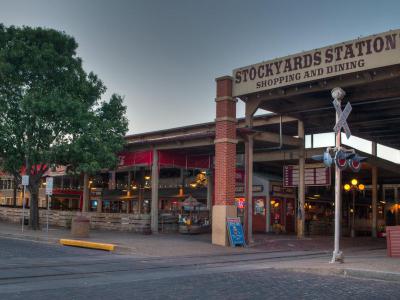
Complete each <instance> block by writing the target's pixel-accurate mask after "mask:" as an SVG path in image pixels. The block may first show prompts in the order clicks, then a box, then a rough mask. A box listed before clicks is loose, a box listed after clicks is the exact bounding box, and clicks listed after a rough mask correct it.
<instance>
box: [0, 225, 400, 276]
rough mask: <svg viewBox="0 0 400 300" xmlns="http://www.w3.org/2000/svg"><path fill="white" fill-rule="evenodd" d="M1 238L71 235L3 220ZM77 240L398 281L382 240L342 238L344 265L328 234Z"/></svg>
mask: <svg viewBox="0 0 400 300" xmlns="http://www.w3.org/2000/svg"><path fill="white" fill-rule="evenodd" d="M0 237H9V238H17V239H27V240H34V241H40V242H46V243H54V244H59V239H61V238H67V239H68V238H72V236H71V234H70V231H69V230H66V229H64V228H50V230H49V232H48V233H47V232H46V230H45V229H44V230H38V231H32V230H30V229H28V228H27V227H25V230H24V232H23V233H22V232H21V226H20V225H18V224H10V223H4V222H0ZM82 240H85V241H94V242H101V243H112V244H116V245H117V253H123V254H131V255H134V256H136V257H144V258H150V257H155V258H157V257H159V258H179V257H182V258H184V257H196V256H197V257H207V256H229V255H230V254H244V255H250V256H252V255H265V257H266V258H267V257H268V255H269V254H270V256H274V255H276V254H277V253H280V254H282V256H281V257H282V258H281V259H279V260H268V259H266V260H265V261H259V262H260V263H262V264H263V265H265V267H268V268H277V269H286V270H291V271H296V272H308V273H317V274H325V275H345V276H354V277H363V278H372V279H380V280H393V281H399V282H400V258H390V257H388V256H387V254H386V240H385V239H372V238H369V237H358V238H355V239H351V238H343V239H342V240H341V250H343V252H344V259H345V263H343V264H340V263H335V264H330V263H329V261H330V257H331V253H332V249H333V238H332V237H329V236H328V237H326V236H317V237H312V238H311V237H308V238H305V239H297V237H296V236H290V235H255V243H254V245H252V246H251V247H248V248H231V247H221V246H216V245H212V244H211V236H210V235H209V234H204V235H181V234H177V233H171V234H157V235H141V234H137V233H131V232H119V231H99V230H92V231H91V232H90V237H89V238H85V239H82ZM295 253H299V255H303V257H302V258H300V256H299V257H298V258H296V254H295ZM313 253H319V254H320V255H319V256H318V257H313V258H311V257H310V258H306V257H305V256H304V255H307V254H313ZM293 254H295V255H293ZM240 256H241V255H240ZM285 257H287V258H285ZM249 262H251V260H249Z"/></svg>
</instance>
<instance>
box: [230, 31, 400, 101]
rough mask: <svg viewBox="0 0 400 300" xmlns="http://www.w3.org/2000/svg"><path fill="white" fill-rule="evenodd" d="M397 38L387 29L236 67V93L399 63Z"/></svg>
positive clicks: (399, 36) (397, 36)
mask: <svg viewBox="0 0 400 300" xmlns="http://www.w3.org/2000/svg"><path fill="white" fill-rule="evenodd" d="M399 39H400V34H399V33H398V32H389V33H386V34H382V35H378V36H372V37H369V38H364V39H359V40H355V41H352V42H347V43H343V44H338V45H334V46H330V47H326V48H321V49H317V50H314V51H309V52H304V53H302V54H297V55H293V56H288V57H284V58H281V59H276V60H271V61H267V62H264V63H260V64H256V65H252V66H248V67H244V68H240V69H236V70H234V85H235V86H236V90H237V92H236V95H238V94H241V91H242V90H243V93H244V92H253V91H257V90H266V89H272V88H276V87H282V86H285V85H290V84H294V83H300V82H306V81H310V80H315V79H321V78H327V77H331V76H335V75H340V74H345V73H351V72H357V71H361V70H365V69H370V68H376V67H380V66H381V65H380V64H382V65H389V64H392V61H393V63H395V62H396V61H397V63H399V62H400V57H399V55H398V54H399V51H398V50H397V47H399V43H400V41H398V40H399ZM396 50H397V51H396ZM390 52H395V53H390ZM386 55H388V56H389V57H388V58H385V56H386ZM396 55H397V57H394V56H396ZM249 89H250V90H249ZM243 93H242V94H243Z"/></svg>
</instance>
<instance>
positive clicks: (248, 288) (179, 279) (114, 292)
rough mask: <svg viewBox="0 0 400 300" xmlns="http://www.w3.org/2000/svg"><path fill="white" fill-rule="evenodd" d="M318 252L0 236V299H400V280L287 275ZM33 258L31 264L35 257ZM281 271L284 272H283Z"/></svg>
mask: <svg viewBox="0 0 400 300" xmlns="http://www.w3.org/2000/svg"><path fill="white" fill-rule="evenodd" d="M328 256H329V255H327V254H321V253H309V254H308V255H304V253H298V252H292V254H288V253H286V254H284V255H283V254H282V253H281V254H279V253H274V252H271V253H267V252H258V253H255V252H252V253H248V252H246V253H241V254H234V253H231V254H225V255H216V254H215V255H205V256H191V257H187V256H186V257H185V256H182V257H172V256H170V257H158V258H157V257H151V258H150V257H149V258H144V257H143V256H137V255H133V254H130V255H122V254H113V253H108V252H102V251H97V250H89V249H81V248H69V247H62V246H59V245H54V244H45V243H42V242H34V241H23V240H17V239H9V238H0V284H1V289H0V298H1V299H87V298H89V297H91V298H95V299H111V298H112V299H205V298H206V299H230V298H236V299H267V298H268V299H282V298H292V299H321V298H324V299H335V298H340V299H350V298H351V299H359V298H364V299H398V298H399V297H400V291H399V289H398V282H395V281H390V280H389V281H383V280H370V279H360V278H353V277H349V276H343V275H330V274H315V273H308V272H298V271H294V270H290V268H289V267H290V266H295V265H296V264H298V263H303V264H304V265H307V264H309V263H310V261H313V260H314V261H326V260H327V259H328V258H329V257H328ZM33 258H34V259H33ZM284 266H286V268H282V267H284Z"/></svg>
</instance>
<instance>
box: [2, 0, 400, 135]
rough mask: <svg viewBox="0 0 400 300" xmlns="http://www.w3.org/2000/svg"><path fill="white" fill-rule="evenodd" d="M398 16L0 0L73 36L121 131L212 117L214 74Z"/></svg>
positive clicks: (25, 19) (338, 5)
mask: <svg viewBox="0 0 400 300" xmlns="http://www.w3.org/2000/svg"><path fill="white" fill-rule="evenodd" d="M399 15H400V1H399V0H397V1H383V0H381V1H375V0H369V1H368V0H364V1H350V0H347V1H338V0H336V1H317V0H315V1H311V0H309V1H307V0H303V1H295V0H293V1H284V0H280V1H267V0H265V1H250V0H249V1H237V0H232V1H225V0H220V1H218V0H202V1H200V0H179V1H178V0H170V1H167V0H141V1H139V0H136V1H134V0H133V1H123V0H120V1H119V0H113V1H111V0H108V1H103V0H97V1H95V0H92V1H89V0H86V1H76V0H64V1H57V0H35V1H33V0H25V1H22V0H9V1H8V0H0V22H3V23H4V24H6V25H29V26H44V27H51V28H55V29H58V30H62V31H65V32H66V33H68V34H70V35H72V36H74V37H75V38H76V40H77V42H78V43H79V49H78V54H79V56H81V57H82V59H83V61H84V67H85V69H86V70H87V71H94V72H95V73H96V74H98V75H99V77H100V78H101V79H102V80H103V81H104V83H105V85H106V86H107V87H108V91H107V97H108V96H109V95H110V94H111V93H113V92H117V93H119V94H121V95H124V96H125V101H126V104H127V106H128V118H129V120H130V133H139V132H146V131H152V130H157V129H163V128H170V127H175V126H182V125H189V124H194V123H198V122H206V121H211V120H213V119H214V118H215V102H214V98H215V82H214V79H215V78H216V77H218V76H221V75H227V74H228V75H230V74H231V72H232V70H233V69H234V68H236V67H241V66H245V65H249V64H252V63H256V62H259V61H262V60H267V59H272V58H275V57H279V56H284V55H288V54H293V53H296V52H299V51H302V50H310V49H313V48H318V47H322V46H326V45H329V44H333V43H336V42H341V41H346V40H349V39H353V38H356V37H358V36H365V35H369V34H373V33H379V32H383V31H386V30H389V29H395V28H400V18H399ZM242 114H243V107H242V105H239V109H238V116H240V115H242Z"/></svg>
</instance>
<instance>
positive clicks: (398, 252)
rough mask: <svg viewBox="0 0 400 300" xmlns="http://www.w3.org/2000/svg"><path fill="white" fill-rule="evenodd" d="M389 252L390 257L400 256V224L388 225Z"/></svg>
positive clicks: (387, 240)
mask: <svg viewBox="0 0 400 300" xmlns="http://www.w3.org/2000/svg"><path fill="white" fill-rule="evenodd" d="M386 242H387V252H388V256H390V257H400V226H386Z"/></svg>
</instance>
